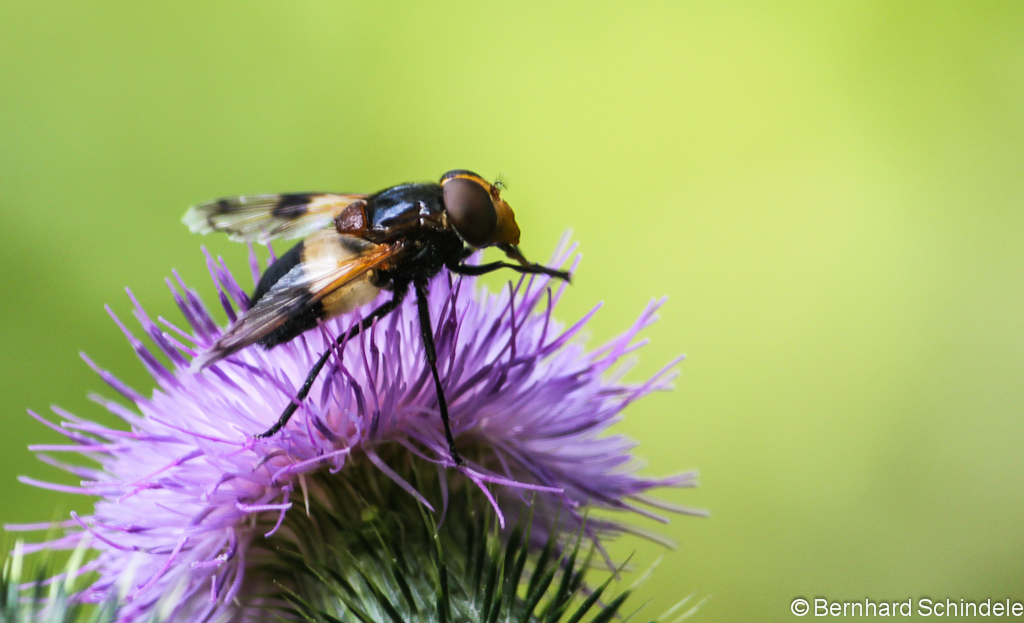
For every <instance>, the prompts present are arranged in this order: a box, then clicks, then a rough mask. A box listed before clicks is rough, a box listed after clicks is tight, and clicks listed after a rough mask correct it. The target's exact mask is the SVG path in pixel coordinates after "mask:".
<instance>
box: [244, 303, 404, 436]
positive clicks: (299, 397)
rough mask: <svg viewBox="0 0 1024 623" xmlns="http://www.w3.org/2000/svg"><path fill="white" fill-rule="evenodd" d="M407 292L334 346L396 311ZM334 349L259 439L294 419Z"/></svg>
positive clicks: (317, 365) (327, 352)
mask: <svg viewBox="0 0 1024 623" xmlns="http://www.w3.org/2000/svg"><path fill="white" fill-rule="evenodd" d="M405 292H406V289H405V288H401V289H397V290H395V293H394V295H393V296H392V297H391V300H390V301H388V302H387V303H384V304H383V305H381V306H380V307H378V308H377V309H375V310H373V311H372V312H370V313H369V314H368V315H367V316H366V318H363V320H362V322H360V323H359V324H357V325H355V326H353V327H352V328H350V329H349V330H348V331H346V332H345V333H344V334H342V335H340V336H338V339H336V340H335V341H334V346H341V345H342V344H343V343H345V342H347V341H348V340H350V339H352V338H354V337H355V336H357V335H359V333H360V332H361V331H364V330H366V329H368V328H369V327H370V325H372V324H373V321H374V320H377V319H378V318H383V317H384V316H387V315H388V314H389V313H391V312H392V311H394V310H395V309H396V308H397V307H398V306H399V304H401V302H402V299H403V298H404V297H405ZM333 351H334V347H331V348H328V349H327V350H325V351H324V353H323V354H322V355H320V359H318V360H317V362H316V364H314V365H313V368H312V369H311V370H310V371H309V374H308V375H307V376H306V382H305V383H303V384H302V388H301V389H300V390H299V393H298V394H296V395H295V398H293V399H292V401H291V402H289V403H288V406H287V407H285V408H284V411H283V412H281V417H280V418H278V420H277V422H276V423H274V425H273V426H271V427H270V428H268V429H267V430H266V432H263V433H260V434H259V435H256V438H257V439H261V438H264V437H273V436H274V434H275V433H277V431H279V430H281V429H282V428H284V425H285V424H287V423H288V420H290V419H292V414H294V413H295V410H296V409H298V408H299V405H300V404H301V403H302V401H303V400H305V399H306V396H307V395H308V394H309V390H310V389H312V387H313V381H315V380H316V376H317V375H318V374H320V370H321V369H323V367H324V364H326V363H327V360H328V359H330V358H331V352H333Z"/></svg>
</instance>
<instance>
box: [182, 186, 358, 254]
mask: <svg viewBox="0 0 1024 623" xmlns="http://www.w3.org/2000/svg"><path fill="white" fill-rule="evenodd" d="M364 197H366V195H337V194H328V193H289V194H283V195H242V196H238V197H224V198H223V199H217V200H214V201H208V202H206V203H200V204H199V205H196V206H193V207H192V208H190V209H189V210H188V212H186V213H185V216H184V218H182V219H181V220H182V222H183V223H185V225H187V226H188V228H189V229H190V230H192V231H193V232H195V233H197V234H208V233H210V232H214V231H223V232H227V234H228V237H229V238H231V239H232V240H236V241H238V242H259V243H265V242H267V241H269V240H273V239H275V238H301V237H303V236H308V235H309V234H311V233H313V232H315V231H318V230H320V229H323V228H325V227H327V226H328V225H330V223H331V221H332V220H333V219H334V217H336V216H338V215H339V214H341V213H342V211H344V209H345V208H347V207H348V206H350V205H352V204H353V203H356V202H357V201H360V200H362V199H363V198H364Z"/></svg>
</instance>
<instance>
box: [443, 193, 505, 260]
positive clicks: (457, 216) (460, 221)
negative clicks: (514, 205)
mask: <svg viewBox="0 0 1024 623" xmlns="http://www.w3.org/2000/svg"><path fill="white" fill-rule="evenodd" d="M442 192H443V193H444V207H445V211H447V212H448V218H449V219H451V222H452V225H454V226H455V231H457V232H459V235H460V236H462V239H463V240H465V241H466V242H468V243H469V244H470V245H472V246H474V247H484V246H487V245H488V244H491V243H492V242H494V231H495V230H496V229H497V227H498V213H497V211H495V209H494V203H493V202H492V201H491V193H490V192H489V191H488V190H487V189H486V188H484V187H483V186H481V185H480V184H479V183H478V182H475V181H473V180H471V179H467V178H465V177H456V178H451V179H447V180H445V181H444V184H443V186H442Z"/></svg>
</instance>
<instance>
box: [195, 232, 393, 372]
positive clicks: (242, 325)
mask: <svg viewBox="0 0 1024 623" xmlns="http://www.w3.org/2000/svg"><path fill="white" fill-rule="evenodd" d="M316 237H317V238H319V240H316V241H315V242H316V244H318V245H324V246H327V245H332V246H333V247H334V249H335V250H336V251H338V252H337V253H321V254H319V255H317V256H315V257H312V258H310V259H308V260H304V261H303V262H302V263H300V264H297V265H296V266H295V267H294V268H292V269H291V270H290V271H288V272H287V273H286V274H285V275H284V276H283V277H281V278H280V279H279V280H278V281H277V282H276V283H275V284H274V285H273V286H271V288H270V289H269V290H268V291H267V293H266V294H264V295H263V296H262V297H260V299H259V300H258V301H256V304H255V305H253V306H252V308H251V309H249V310H248V311H247V312H245V313H244V314H243V315H242V316H241V317H239V318H238V319H237V320H236V321H235V322H234V323H232V324H231V326H229V327H228V328H227V329H226V330H225V331H224V333H223V334H222V335H221V336H220V338H219V339H218V340H217V342H216V343H215V344H214V345H213V346H212V347H211V348H210V350H208V351H206V352H205V353H202V354H200V355H199V356H197V357H196V358H195V359H193V360H192V368H193V370H198V369H202V368H205V367H207V366H209V365H211V364H213V363H216V362H217V361H220V360H221V359H224V358H225V357H228V356H230V355H232V354H234V353H236V352H238V351H239V350H241V349H243V348H245V347H246V346H249V345H251V344H255V343H256V342H258V341H260V340H261V339H263V338H265V337H267V336H268V335H270V334H271V333H272V332H273V331H274V330H275V329H277V328H278V327H280V326H281V325H283V324H284V323H285V322H287V321H288V320H289V319H291V318H294V317H296V316H298V315H300V314H302V313H303V312H305V311H307V310H309V309H310V308H311V307H312V306H313V305H315V304H317V303H318V302H320V301H323V300H324V299H325V298H328V297H331V298H332V299H338V298H339V294H340V295H341V296H342V297H343V296H345V295H346V294H348V292H346V291H345V290H344V289H345V288H346V287H350V290H349V292H351V294H349V296H350V297H352V298H353V299H354V298H357V297H363V296H365V295H366V293H367V291H368V290H372V293H373V294H375V293H376V292H377V290H376V288H373V287H372V286H370V285H369V283H368V281H369V277H370V275H369V272H370V271H371V270H373V269H375V268H378V267H381V266H382V265H384V264H386V263H387V262H388V261H389V260H390V259H392V258H394V256H395V254H396V253H397V252H398V251H399V250H400V247H399V246H398V245H386V244H380V245H378V244H372V243H369V242H366V241H364V240H361V239H359V238H355V237H353V236H347V235H345V234H339V233H336V232H333V231H326V230H325V231H322V232H321V233H319V234H316ZM307 242H308V241H307ZM363 281H366V282H367V283H366V284H361V283H360V282H363ZM356 285H364V286H366V287H365V288H362V289H361V290H360V291H358V292H357V291H356V288H352V286H356ZM332 295H334V296H332ZM371 299H372V297H371ZM350 302H352V303H354V304H353V305H349V307H348V308H352V307H354V306H357V305H359V304H362V303H363V302H366V301H363V300H361V299H360V300H353V301H350ZM325 303H326V301H325ZM332 305H333V306H334V307H335V308H336V309H337V308H339V307H340V306H341V305H343V301H333V302H332Z"/></svg>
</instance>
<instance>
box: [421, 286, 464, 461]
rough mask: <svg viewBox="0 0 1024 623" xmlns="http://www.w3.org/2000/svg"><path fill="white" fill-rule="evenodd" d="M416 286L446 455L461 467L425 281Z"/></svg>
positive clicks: (422, 330)
mask: <svg viewBox="0 0 1024 623" xmlns="http://www.w3.org/2000/svg"><path fill="white" fill-rule="evenodd" d="M414 283H415V286H416V307H417V309H418V310H419V314H420V335H421V336H422V338H423V349H424V350H425V351H427V363H428V364H429V365H430V373H431V375H433V377H434V389H435V390H436V391H437V408H438V411H440V412H441V422H442V423H443V424H444V436H445V439H446V440H447V441H448V453H449V454H450V455H451V457H452V460H453V461H455V464H456V465H463V464H464V461H463V460H462V457H461V456H459V451H458V450H456V449H455V438H454V437H453V436H452V427H451V424H450V423H449V421H448V401H446V400H445V398H444V389H442V388H441V377H440V375H438V373H437V351H436V350H435V349H434V329H433V325H432V324H431V322H430V308H429V307H428V306H427V302H428V301H427V281H426V279H422V278H417V279H416V281H415V282H414Z"/></svg>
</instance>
